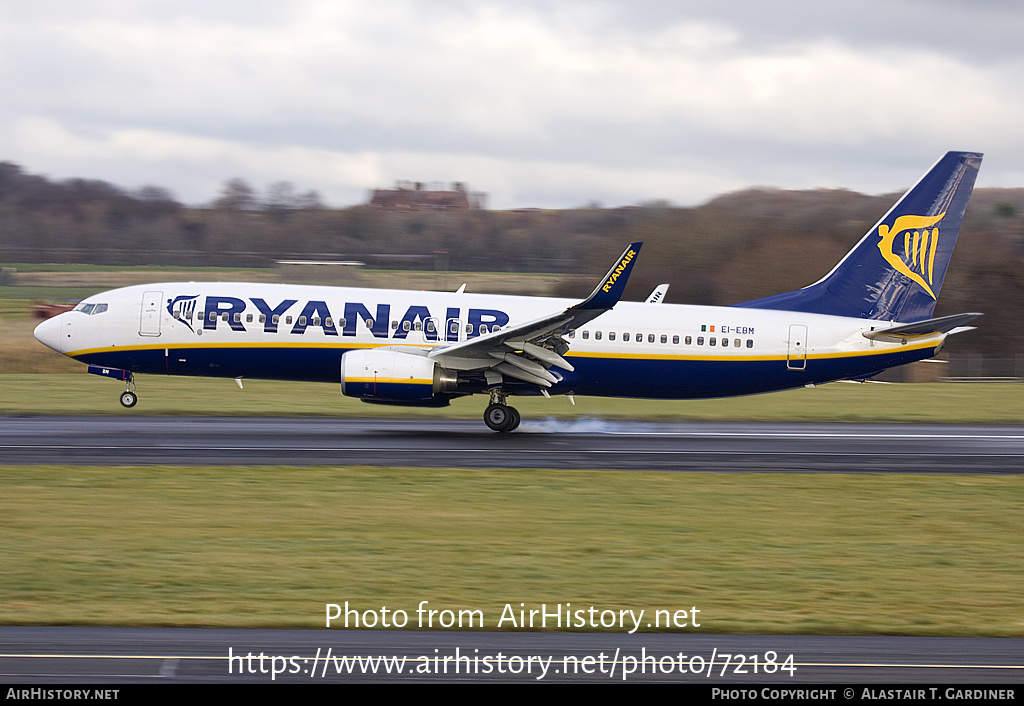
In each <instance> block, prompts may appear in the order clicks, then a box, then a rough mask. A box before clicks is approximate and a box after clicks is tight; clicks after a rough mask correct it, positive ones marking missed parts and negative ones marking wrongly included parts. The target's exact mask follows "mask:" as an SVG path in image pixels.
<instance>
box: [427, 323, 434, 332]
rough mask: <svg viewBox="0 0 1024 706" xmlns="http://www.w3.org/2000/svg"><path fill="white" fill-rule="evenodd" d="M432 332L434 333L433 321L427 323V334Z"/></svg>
mask: <svg viewBox="0 0 1024 706" xmlns="http://www.w3.org/2000/svg"><path fill="white" fill-rule="evenodd" d="M433 332H434V322H433V321H428V322H427V333H433Z"/></svg>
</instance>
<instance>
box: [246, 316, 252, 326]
mask: <svg viewBox="0 0 1024 706" xmlns="http://www.w3.org/2000/svg"><path fill="white" fill-rule="evenodd" d="M245 323H247V324H251V323H252V314H246V315H245Z"/></svg>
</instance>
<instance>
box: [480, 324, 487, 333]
mask: <svg viewBox="0 0 1024 706" xmlns="http://www.w3.org/2000/svg"><path fill="white" fill-rule="evenodd" d="M480 333H487V324H480Z"/></svg>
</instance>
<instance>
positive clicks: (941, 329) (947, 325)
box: [864, 313, 982, 341]
mask: <svg viewBox="0 0 1024 706" xmlns="http://www.w3.org/2000/svg"><path fill="white" fill-rule="evenodd" d="M979 316H982V314H977V313H972V314H954V315H953V316H940V317H939V318H937V319H928V320H927V321H918V322H916V323H913V324H903V325H902V326H892V327H890V328H886V329H881V330H879V331H865V332H864V338H870V339H871V340H873V341H892V340H902V339H905V338H918V337H921V336H935V335H938V334H940V333H950V332H953V331H955V330H956V329H959V328H960V327H962V326H963V325H964V324H966V323H968V322H971V321H974V320H975V319H976V318H978V317H979Z"/></svg>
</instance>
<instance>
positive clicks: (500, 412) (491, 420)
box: [484, 389, 522, 432]
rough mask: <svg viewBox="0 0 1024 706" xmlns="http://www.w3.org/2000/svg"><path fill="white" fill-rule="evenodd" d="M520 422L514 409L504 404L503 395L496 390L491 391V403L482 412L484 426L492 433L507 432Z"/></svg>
mask: <svg viewBox="0 0 1024 706" xmlns="http://www.w3.org/2000/svg"><path fill="white" fill-rule="evenodd" d="M520 421H522V420H521V418H520V416H519V411H518V410H517V409H516V408H515V407H509V406H508V405H507V404H505V395H504V394H503V393H502V392H501V391H500V390H498V389H492V390H491V403H490V404H489V405H487V409H485V410H484V424H486V425H487V426H488V427H489V428H491V429H492V430H494V431H500V432H509V431H512V430H514V429H515V428H516V427H518V426H519V422H520Z"/></svg>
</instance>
